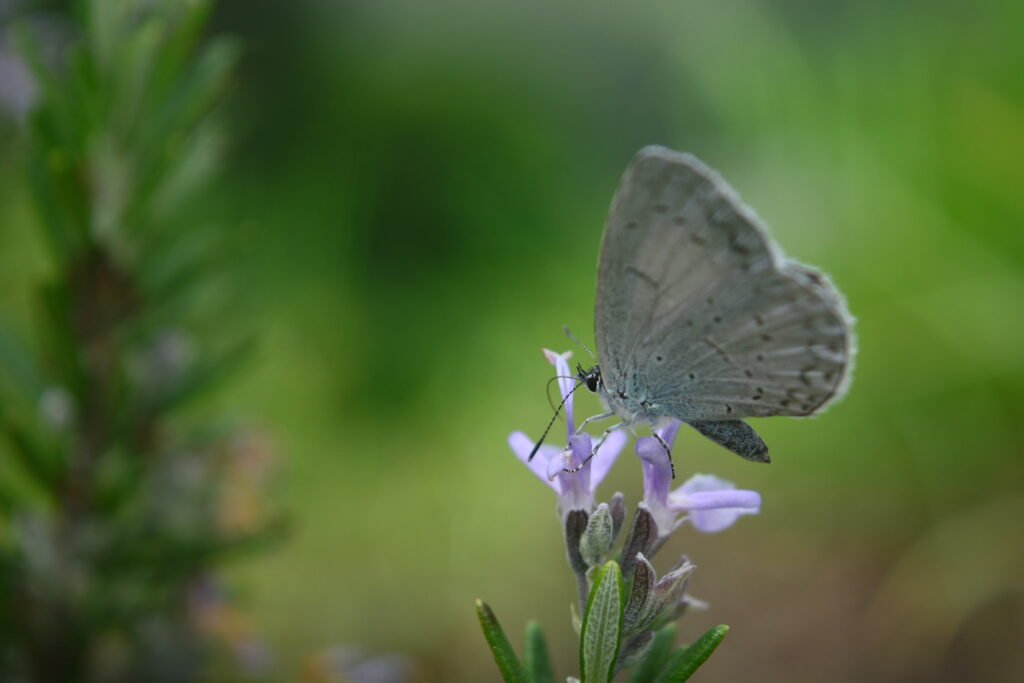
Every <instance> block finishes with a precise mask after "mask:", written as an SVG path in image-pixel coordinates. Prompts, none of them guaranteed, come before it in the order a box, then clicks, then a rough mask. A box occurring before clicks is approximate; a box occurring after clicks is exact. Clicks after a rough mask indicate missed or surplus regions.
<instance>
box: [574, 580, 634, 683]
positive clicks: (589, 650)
mask: <svg viewBox="0 0 1024 683" xmlns="http://www.w3.org/2000/svg"><path fill="white" fill-rule="evenodd" d="M624 605H625V591H624V589H623V586H622V570H620V569H619V565H618V563H617V562H615V561H614V560H612V561H609V562H607V563H606V564H605V565H604V566H603V567H601V568H600V569H598V570H597V571H596V572H595V575H594V580H593V584H592V586H591V588H590V596H589V598H588V599H587V609H586V611H585V612H584V613H583V628H582V630H581V631H580V672H581V673H582V674H583V675H582V677H581V678H580V680H581V681H582V683H588V682H589V683H608V682H609V681H611V679H612V676H613V675H614V674H615V663H616V661H617V659H618V657H619V646H620V645H621V644H622V609H623V607H624Z"/></svg>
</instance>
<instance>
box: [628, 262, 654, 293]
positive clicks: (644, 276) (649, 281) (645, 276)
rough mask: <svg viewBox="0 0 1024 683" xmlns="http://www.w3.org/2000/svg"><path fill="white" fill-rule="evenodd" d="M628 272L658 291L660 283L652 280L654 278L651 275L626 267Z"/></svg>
mask: <svg viewBox="0 0 1024 683" xmlns="http://www.w3.org/2000/svg"><path fill="white" fill-rule="evenodd" d="M626 272H627V273H630V274H632V275H635V276H637V277H638V278H640V279H641V280H643V281H644V282H646V283H647V284H648V285H650V286H651V287H653V288H655V289H657V288H658V283H657V282H655V281H654V278H652V277H651V276H650V275H648V274H647V273H645V272H643V271H641V270H640V269H638V268H635V267H633V266H626Z"/></svg>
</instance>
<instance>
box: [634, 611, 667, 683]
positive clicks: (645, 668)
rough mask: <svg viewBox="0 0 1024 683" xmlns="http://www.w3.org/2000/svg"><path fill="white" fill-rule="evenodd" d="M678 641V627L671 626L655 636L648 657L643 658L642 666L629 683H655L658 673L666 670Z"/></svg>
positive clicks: (638, 667) (637, 669) (636, 670)
mask: <svg viewBox="0 0 1024 683" xmlns="http://www.w3.org/2000/svg"><path fill="white" fill-rule="evenodd" d="M675 641H676V625H675V624H669V625H668V626H666V627H665V628H663V629H661V630H660V631H658V632H657V633H655V634H654V642H653V643H652V644H651V649H650V650H648V651H647V656H645V657H644V658H643V661H641V662H640V665H639V666H637V668H636V669H635V670H634V671H633V675H632V676H631V677H630V679H629V683H653V681H654V679H655V678H656V677H657V675H658V672H659V671H661V670H662V668H664V666H665V663H666V662H667V661H668V658H669V656H671V654H672V646H673V644H674V643H675Z"/></svg>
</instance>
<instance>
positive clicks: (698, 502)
mask: <svg viewBox="0 0 1024 683" xmlns="http://www.w3.org/2000/svg"><path fill="white" fill-rule="evenodd" d="M544 355H545V357H546V358H547V360H548V362H549V363H550V364H551V365H553V366H554V367H555V371H556V373H557V377H558V386H559V391H560V393H561V397H562V401H563V407H564V410H565V418H566V445H565V447H564V448H559V447H557V446H553V445H542V446H541V447H540V448H539V449H537V451H536V453H535V454H534V457H533V458H532V460H531V458H530V454H531V453H533V452H534V445H535V444H534V442H533V441H532V440H531V439H530V438H529V437H528V436H526V434H524V433H523V432H513V433H512V434H511V435H509V438H508V443H509V446H510V447H511V449H512V452H513V453H514V454H515V456H516V457H517V458H518V459H519V460H521V461H522V462H523V464H524V465H526V466H527V467H528V468H529V469H530V471H531V472H533V473H534V475H536V476H537V478H538V479H539V480H540V481H541V482H543V483H544V484H545V485H546V486H548V487H550V488H551V489H552V490H553V491H554V492H555V493H556V494H557V495H558V512H559V518H560V521H561V523H562V527H563V531H564V535H565V542H566V555H567V559H568V562H569V566H570V568H571V569H572V571H573V573H574V574H575V576H576V580H577V586H578V589H579V598H580V606H581V609H583V608H584V607H585V605H586V604H587V597H588V594H589V592H590V589H591V587H592V583H593V577H594V572H595V571H597V570H598V569H599V568H600V566H601V565H602V563H603V562H605V561H606V560H607V559H608V557H609V555H611V551H612V547H613V546H614V545H615V543H616V540H617V538H618V536H619V535H620V532H622V531H623V530H624V529H625V528H626V519H625V518H626V506H625V503H624V498H623V495H622V494H621V493H616V494H615V495H614V496H612V498H611V499H610V500H609V502H607V503H600V504H598V503H596V502H595V497H594V492H595V490H596V489H597V487H598V485H599V484H600V483H601V482H602V481H603V480H604V478H605V477H606V476H607V475H608V472H609V471H610V470H611V468H612V465H613V464H614V463H615V461H616V460H617V459H618V457H619V455H620V454H621V453H622V452H623V449H624V448H625V446H626V441H627V436H626V434H625V432H624V431H622V430H617V431H611V432H610V433H608V434H607V438H604V439H603V440H599V441H598V445H597V449H596V451H594V450H593V449H594V441H593V440H592V438H591V436H590V435H589V434H587V433H586V432H583V431H577V428H576V422H575V415H574V409H573V390H574V388H575V387H574V384H575V382H576V381H577V380H576V379H575V377H574V376H573V374H572V373H571V372H570V370H569V358H570V357H571V355H572V354H571V353H570V352H566V353H561V354H559V353H555V352H553V351H549V350H547V349H545V350H544ZM681 424H682V423H681V422H679V421H678V420H674V421H671V422H669V423H667V424H665V425H663V426H661V427H660V428H658V429H656V430H655V433H654V436H644V437H639V438H637V440H636V455H637V457H638V458H639V459H640V463H641V466H642V468H643V477H644V497H643V501H642V502H640V503H638V504H637V508H636V511H635V512H634V514H633V519H632V521H631V523H630V525H629V528H628V531H626V533H625V538H624V540H623V542H622V546H621V550H620V552H619V553H618V554H617V555H616V558H617V559H618V562H619V564H620V566H621V570H622V576H623V579H624V581H625V582H626V585H630V586H631V587H632V588H631V589H630V596H629V599H628V602H627V604H626V608H625V613H624V617H623V619H624V621H623V641H622V643H623V646H622V647H623V651H622V657H621V659H620V665H621V666H628V665H629V662H630V661H637V660H638V659H639V658H641V657H642V656H643V655H644V653H645V652H646V651H647V649H648V648H649V646H650V644H651V642H652V639H653V637H654V633H655V631H656V630H657V629H659V628H661V627H662V626H664V625H665V624H666V623H669V622H671V621H673V620H674V619H676V618H678V617H679V616H680V615H681V614H682V613H683V612H684V611H685V610H686V609H687V608H688V607H690V606H693V605H695V604H701V603H700V601H698V600H696V599H694V598H692V597H690V596H689V595H688V594H687V592H686V588H687V584H688V582H689V577H690V575H691V573H692V572H693V569H694V565H693V564H691V563H690V562H689V561H688V560H687V558H685V557H682V558H680V559H679V561H678V562H676V563H675V564H674V566H672V567H671V568H670V569H669V571H668V572H666V573H665V575H664V576H662V577H660V578H658V576H657V574H656V572H655V569H654V567H653V565H652V564H651V562H650V560H651V558H653V557H654V555H655V553H657V552H658V551H659V550H660V549H661V547H662V546H664V544H665V542H666V541H667V540H668V539H669V537H670V536H671V535H672V533H673V532H674V531H675V530H676V529H678V528H680V527H681V526H682V525H684V524H685V523H689V524H690V525H691V526H692V527H693V528H694V529H696V530H697V531H699V532H702V533H717V532H719V531H724V530H725V529H727V528H729V527H730V526H732V525H733V524H734V523H735V522H736V520H738V519H739V518H740V517H742V516H744V515H752V514H757V512H758V511H759V510H760V508H761V496H760V494H758V493H757V492H756V491H744V490H740V489H737V488H736V486H735V485H734V484H733V483H732V482H730V481H726V480H724V479H720V478H718V477H716V476H714V475H710V474H695V475H693V476H692V477H690V478H689V479H687V480H686V481H685V482H684V483H683V484H681V485H680V486H677V487H675V488H672V480H673V475H674V470H673V465H672V459H671V455H670V449H672V448H673V445H674V443H675V440H676V436H677V434H678V432H679V427H680V425H681ZM577 626H578V624H577Z"/></svg>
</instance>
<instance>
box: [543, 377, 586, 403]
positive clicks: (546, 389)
mask: <svg viewBox="0 0 1024 683" xmlns="http://www.w3.org/2000/svg"><path fill="white" fill-rule="evenodd" d="M559 379H571V380H572V381H574V382H578V381H580V378H579V377H574V376H572V375H555V376H554V377H552V378H550V379H549V380H548V383H547V385H546V386H545V387H544V394H545V396H547V399H548V405H549V406H551V410H558V408H556V407H555V402H554V401H552V400H551V383H552V382H554V381H555V380H559Z"/></svg>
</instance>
